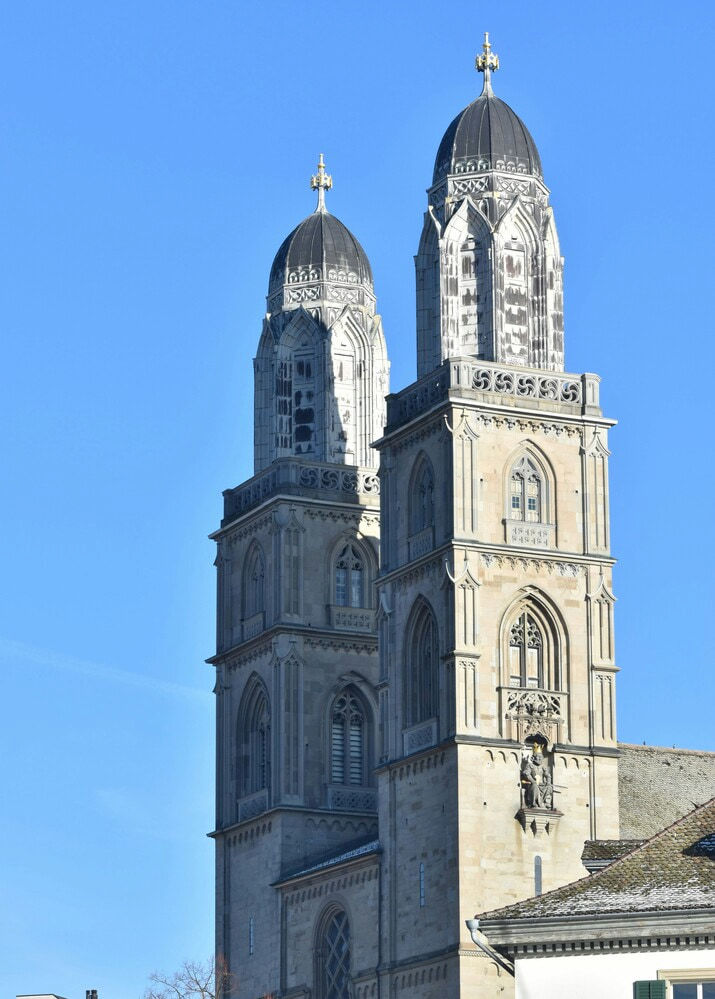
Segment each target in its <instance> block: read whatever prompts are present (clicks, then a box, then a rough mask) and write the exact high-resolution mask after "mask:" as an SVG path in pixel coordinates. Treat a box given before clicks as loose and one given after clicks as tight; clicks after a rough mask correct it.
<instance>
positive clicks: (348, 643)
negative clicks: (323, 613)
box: [303, 636, 377, 655]
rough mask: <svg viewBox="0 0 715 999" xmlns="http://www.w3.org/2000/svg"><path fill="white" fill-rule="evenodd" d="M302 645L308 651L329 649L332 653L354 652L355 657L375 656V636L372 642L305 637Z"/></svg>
mask: <svg viewBox="0 0 715 999" xmlns="http://www.w3.org/2000/svg"><path fill="white" fill-rule="evenodd" d="M303 644H304V645H305V647H306V648H308V649H330V650H331V651H332V652H354V653H356V654H357V655H362V654H363V653H365V654H366V655H375V654H376V653H377V636H375V639H374V640H373V641H372V642H365V641H360V640H359V639H352V640H351V639H348V638H346V639H341V638H315V637H306V638H305V639H304V642H303Z"/></svg>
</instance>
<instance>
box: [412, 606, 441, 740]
mask: <svg viewBox="0 0 715 999" xmlns="http://www.w3.org/2000/svg"><path fill="white" fill-rule="evenodd" d="M407 655H408V663H407V670H406V677H405V679H406V698H405V702H406V703H405V709H406V710H405V714H406V719H405V721H406V724H407V725H408V726H410V725H417V724H419V723H420V722H423V721H428V720H429V719H430V718H434V717H435V716H436V715H437V713H438V708H439V636H438V632H437V622H436V621H435V618H434V615H433V613H432V611H431V610H430V609H429V608H428V607H427V606H423V607H421V608H420V610H419V611H418V614H417V617H416V620H415V623H414V625H413V628H412V634H411V637H410V641H409V644H408V651H407Z"/></svg>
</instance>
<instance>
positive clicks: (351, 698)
mask: <svg viewBox="0 0 715 999" xmlns="http://www.w3.org/2000/svg"><path fill="white" fill-rule="evenodd" d="M365 755H366V754H365V712H364V710H363V707H362V704H361V702H360V700H359V699H358V698H357V697H356V696H355V694H354V693H352V692H351V691H345V692H344V693H343V694H341V695H340V697H338V699H337V700H336V702H335V704H334V705H333V713H332V723H331V783H333V784H353V785H358V786H360V785H364V784H365V783H367V773H366V771H367V766H366V759H365Z"/></svg>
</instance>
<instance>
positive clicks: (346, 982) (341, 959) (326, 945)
mask: <svg viewBox="0 0 715 999" xmlns="http://www.w3.org/2000/svg"><path fill="white" fill-rule="evenodd" d="M350 947H351V938H350V922H349V920H348V917H347V913H346V912H345V911H344V910H343V909H338V910H336V911H334V912H333V913H332V914H331V915H330V916H329V918H328V919H327V921H326V922H325V925H324V928H323V932H322V934H321V939H320V945H319V950H318V953H319V963H320V967H319V982H320V992H319V995H320V997H321V999H350V993H351V988H350V983H351V978H350Z"/></svg>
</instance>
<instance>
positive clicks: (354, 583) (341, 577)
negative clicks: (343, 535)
mask: <svg viewBox="0 0 715 999" xmlns="http://www.w3.org/2000/svg"><path fill="white" fill-rule="evenodd" d="M335 603H336V605H337V606H338V607H367V606H368V605H367V603H366V601H365V559H364V558H363V556H362V553H361V552H360V551H358V549H357V548H356V547H355V546H354V545H351V544H347V545H345V547H344V548H343V550H342V551H341V552H340V554H339V555H338V557H337V560H336V562H335Z"/></svg>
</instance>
